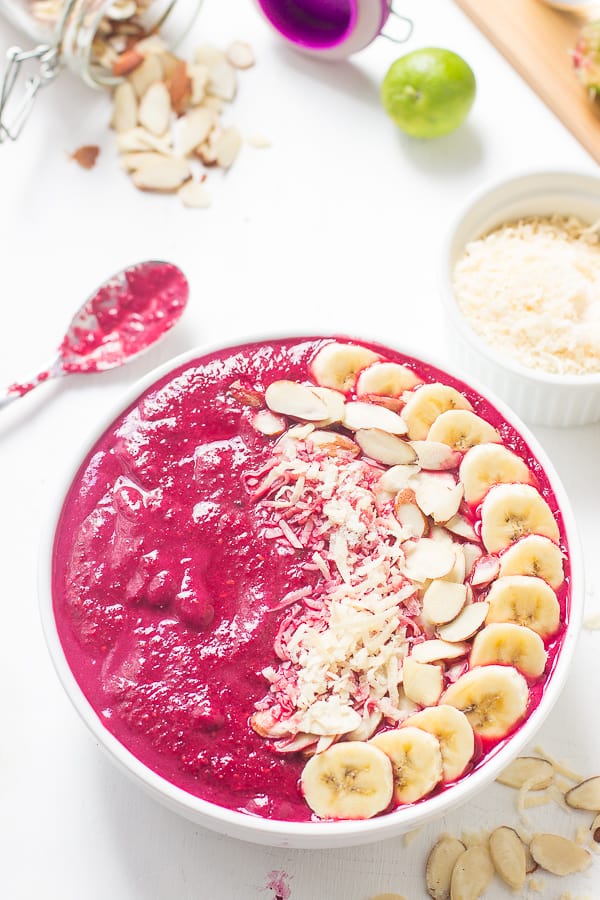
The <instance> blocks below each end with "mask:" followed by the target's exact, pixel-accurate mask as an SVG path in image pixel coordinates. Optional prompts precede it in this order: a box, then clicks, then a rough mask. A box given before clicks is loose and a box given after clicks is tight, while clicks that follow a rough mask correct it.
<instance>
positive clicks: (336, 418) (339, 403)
mask: <svg viewBox="0 0 600 900" xmlns="http://www.w3.org/2000/svg"><path fill="white" fill-rule="evenodd" d="M311 391H312V392H313V394H316V395H317V397H319V398H320V399H321V400H322V401H323V403H324V404H325V406H326V408H327V418H326V419H325V420H324V421H323V422H321V423H320V425H321V427H323V426H325V425H337V424H338V422H342V421H343V419H344V407H345V405H346V401H345V400H344V395H343V394H340V392H339V391H334V390H333V389H332V388H326V387H315V386H314V385H313V386H312V387H311Z"/></svg>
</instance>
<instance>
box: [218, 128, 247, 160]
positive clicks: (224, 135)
mask: <svg viewBox="0 0 600 900" xmlns="http://www.w3.org/2000/svg"><path fill="white" fill-rule="evenodd" d="M241 146H242V136H241V134H240V132H239V131H238V129H237V128H225V129H223V131H222V132H221V134H220V136H219V138H218V140H217V142H216V146H215V159H216V163H217V165H218V166H220V167H221V168H222V169H230V168H231V166H232V165H233V163H234V162H235V160H236V157H237V155H238V153H239V152H240V148H241Z"/></svg>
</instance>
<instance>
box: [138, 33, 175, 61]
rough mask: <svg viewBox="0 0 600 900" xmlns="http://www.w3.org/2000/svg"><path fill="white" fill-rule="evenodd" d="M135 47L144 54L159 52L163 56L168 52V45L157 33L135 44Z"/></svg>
mask: <svg viewBox="0 0 600 900" xmlns="http://www.w3.org/2000/svg"><path fill="white" fill-rule="evenodd" d="M135 49H136V50H137V52H138V53H141V54H142V56H150V54H151V53H157V54H158V55H159V56H162V55H163V54H164V53H166V52H167V50H168V47H167V44H166V43H165V41H163V39H162V38H160V37H159V36H158V35H157V34H151V35H149V37H146V38H143V39H142V40H141V41H138V42H137V43H136V45H135Z"/></svg>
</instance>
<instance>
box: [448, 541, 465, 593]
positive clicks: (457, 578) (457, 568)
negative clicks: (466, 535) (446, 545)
mask: <svg viewBox="0 0 600 900" xmlns="http://www.w3.org/2000/svg"><path fill="white" fill-rule="evenodd" d="M453 549H454V557H455V562H454V565H453V566H452V568H451V569H450V571H449V572H448V574H447V575H445V576H444V579H443V580H444V581H451V582H453V583H454V584H463V583H464V580H465V577H466V574H467V562H466V559H465V554H464V551H463V548H462V546H461V545H460V544H454V545H453Z"/></svg>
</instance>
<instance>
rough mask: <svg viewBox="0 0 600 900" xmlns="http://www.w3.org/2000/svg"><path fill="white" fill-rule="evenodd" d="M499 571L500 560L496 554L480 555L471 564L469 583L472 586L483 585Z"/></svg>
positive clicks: (496, 575) (491, 579)
mask: <svg viewBox="0 0 600 900" xmlns="http://www.w3.org/2000/svg"><path fill="white" fill-rule="evenodd" d="M499 572H500V560H499V559H498V557H497V556H480V557H479V558H478V559H477V560H475V562H474V564H473V570H472V572H471V584H472V585H473V587H484V585H487V584H489V583H490V582H491V581H493V580H494V578H497V577H498V574H499Z"/></svg>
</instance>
